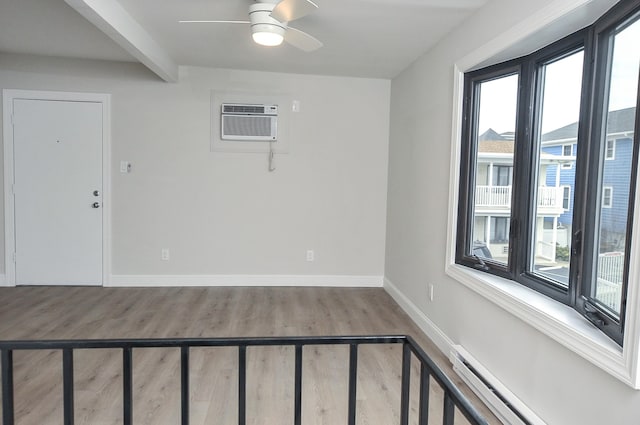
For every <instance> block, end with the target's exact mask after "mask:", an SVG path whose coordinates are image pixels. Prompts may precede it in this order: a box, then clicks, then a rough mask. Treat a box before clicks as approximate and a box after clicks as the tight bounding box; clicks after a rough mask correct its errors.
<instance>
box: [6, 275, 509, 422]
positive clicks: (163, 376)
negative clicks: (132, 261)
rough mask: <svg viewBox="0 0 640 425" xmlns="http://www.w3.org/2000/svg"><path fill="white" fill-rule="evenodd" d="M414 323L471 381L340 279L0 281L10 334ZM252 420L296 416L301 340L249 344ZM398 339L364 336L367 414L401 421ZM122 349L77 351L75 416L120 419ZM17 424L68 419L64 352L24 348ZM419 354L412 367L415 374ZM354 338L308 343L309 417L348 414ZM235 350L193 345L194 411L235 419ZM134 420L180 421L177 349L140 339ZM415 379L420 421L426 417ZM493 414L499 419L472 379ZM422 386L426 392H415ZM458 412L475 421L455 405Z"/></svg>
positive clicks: (396, 310)
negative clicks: (188, 284)
mask: <svg viewBox="0 0 640 425" xmlns="http://www.w3.org/2000/svg"><path fill="white" fill-rule="evenodd" d="M368 334H410V335H412V336H414V337H415V338H416V339H417V340H418V342H419V343H420V344H421V345H422V347H423V348H424V349H425V350H426V351H427V353H429V355H431V356H432V358H433V359H434V360H435V361H436V363H438V364H439V365H440V366H441V367H442V369H443V370H444V371H445V373H446V374H447V375H448V376H449V377H450V378H452V379H453V380H454V382H456V383H457V384H458V385H460V386H463V385H464V384H462V383H461V381H460V380H459V379H457V377H456V375H455V374H454V372H453V371H452V369H451V367H450V365H449V362H448V360H447V359H446V358H445V356H444V355H443V354H442V353H440V352H439V351H438V350H437V348H436V347H435V346H434V345H433V344H432V343H431V342H430V341H429V340H428V339H427V338H426V337H425V336H424V335H423V334H422V333H421V332H420V331H419V329H418V328H417V327H416V326H415V325H414V324H413V322H412V321H411V320H410V319H409V318H408V316H406V315H405V314H404V312H403V311H402V310H401V309H400V307H399V306H398V305H397V304H396V303H395V302H394V301H393V300H392V299H391V297H389V295H387V294H386V293H385V292H384V290H382V289H336V288H153V289H141V288H117V289H116V288H80V287H53V288H50V287H41V288H34V287H19V288H0V339H4V340H8V339H83V338H150V337H159V338H162V337H226V336H298V335H368ZM247 359H248V363H247V389H248V395H247V399H248V400H247V423H248V424H253V425H261V424H264V425H276V424H277V425H280V424H292V423H293V388H294V384H293V370H294V366H293V365H294V361H293V360H294V353H293V349H292V348H287V347H265V348H249V349H248V352H247ZM400 360H401V347H400V346H399V345H385V346H363V347H361V349H360V357H359V369H358V390H357V391H358V392H357V394H358V401H357V409H358V418H357V422H358V424H363V425H364V424H370V425H378V424H379V425H391V424H398V423H399V405H400ZM121 362H122V356H121V352H120V351H118V350H83V351H79V352H77V353H76V354H75V368H74V369H75V394H74V396H75V406H76V407H75V411H76V413H75V420H76V424H91V425H107V424H109V425H110V424H120V423H122V419H121V416H122V413H121V412H122V375H121ZM14 363H15V372H14V381H15V407H16V423H17V424H25V425H27V424H28V425H30V424H34V425H35V424H38V425H42V424H58V423H62V408H61V399H62V383H61V382H62V374H61V363H62V356H61V354H60V353H59V352H53V351H52V352H39V353H34V352H16V353H15V354H14ZM415 363H417V362H414V365H413V371H412V377H413V378H416V377H417V376H418V375H419V373H418V372H417V364H415ZM347 368H348V351H347V348H346V347H337V346H309V347H305V349H304V355H303V417H302V419H303V424H305V425H320V424H324V425H337V424H345V423H346V417H347ZM236 369H237V350H236V349H233V348H207V349H193V350H192V352H191V368H190V379H191V401H190V403H191V423H192V424H196V425H198V424H221V425H226V424H236V423H237V370H236ZM133 380H134V423H135V424H153V425H163V424H178V423H179V412H180V407H179V406H180V404H179V403H180V396H179V384H180V368H179V351H178V350H177V349H139V350H134V376H133ZM417 384H418V382H417V379H412V402H411V418H410V420H411V423H412V424H415V423H417ZM463 392H464V393H465V394H467V395H468V396H470V398H471V399H472V401H473V403H474V404H475V405H476V407H478V408H479V410H480V411H481V413H482V414H483V415H484V416H485V417H487V418H488V419H489V420H490V422H491V423H495V424H498V423H499V422H498V421H497V420H496V419H495V418H494V417H493V416H492V415H491V413H490V412H489V411H488V409H486V408H485V407H484V406H482V405H481V404H480V402H479V401H478V399H477V398H476V397H475V396H473V395H472V393H471V392H470V391H469V390H468V389H467V388H466V387H464V388H463ZM413 394H416V396H414V395H413ZM441 411H442V392H441V390H440V389H439V388H437V385H436V384H435V383H433V382H432V385H431V404H430V417H431V420H430V424H436V423H441ZM455 423H456V424H467V423H468V422H467V421H466V420H465V419H464V418H463V417H462V416H461V415H460V414H459V413H458V412H457V413H456V422H455Z"/></svg>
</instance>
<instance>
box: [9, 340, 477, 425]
mask: <svg viewBox="0 0 640 425" xmlns="http://www.w3.org/2000/svg"><path fill="white" fill-rule="evenodd" d="M363 344H402V345H403V351H402V378H401V395H400V425H408V423H409V398H410V382H411V360H412V356H415V357H416V358H417V359H418V361H419V362H420V391H419V413H418V417H419V419H418V423H419V424H420V425H426V424H427V423H428V414H429V382H430V378H432V379H434V380H435V382H437V383H438V384H439V385H440V387H441V388H442V389H443V391H444V405H443V415H442V423H443V425H453V423H454V412H455V408H456V407H457V408H458V409H459V411H460V412H461V413H462V414H463V415H464V416H465V417H466V418H467V420H468V421H469V422H470V423H471V424H472V425H484V424H487V422H486V420H485V419H484V418H483V417H482V416H481V415H480V414H479V413H478V412H477V411H476V409H475V408H474V407H473V406H472V405H471V403H470V402H469V401H468V400H467V398H466V397H465V396H464V395H463V394H462V393H461V392H460V390H459V389H458V388H457V387H456V386H455V385H454V384H453V382H452V381H451V380H450V379H449V378H448V377H447V376H446V375H445V374H444V373H443V372H442V371H441V370H440V369H439V368H438V366H437V365H436V364H435V363H434V362H433V360H431V359H430V358H429V356H427V354H426V353H425V352H424V350H422V348H420V346H419V345H418V344H417V343H416V342H415V340H414V339H413V338H412V337H410V336H405V335H386V336H351V337H334V336H328V337H286V338H180V339H111V340H52V341H0V352H1V363H2V420H3V422H2V423H3V425H13V424H14V420H15V418H14V400H13V390H14V382H13V353H14V351H16V350H61V351H62V377H63V397H62V398H63V412H64V413H63V415H64V424H65V425H73V423H74V397H73V396H74V378H73V373H74V368H73V357H74V350H78V349H82V350H85V349H114V348H115V349H120V350H122V373H123V380H122V381H123V412H122V414H123V423H124V425H131V424H132V419H133V387H132V382H133V379H132V377H133V362H132V351H133V350H134V349H138V348H160V347H162V348H169V347H174V348H180V371H181V385H180V392H181V418H182V419H181V423H182V425H188V424H189V351H190V349H191V348H193V347H237V348H238V381H239V382H238V423H239V425H245V423H246V395H247V388H246V378H247V373H246V369H247V356H246V354H247V347H252V346H293V347H295V372H294V373H295V380H294V385H295V390H294V394H295V397H294V403H295V405H294V418H293V423H294V425H301V423H302V396H303V394H302V354H303V347H304V346H306V345H307V346H308V345H348V346H349V392H348V398H349V400H348V424H349V425H355V423H356V388H357V385H356V383H357V376H358V375H357V374H358V347H359V346H360V345H363Z"/></svg>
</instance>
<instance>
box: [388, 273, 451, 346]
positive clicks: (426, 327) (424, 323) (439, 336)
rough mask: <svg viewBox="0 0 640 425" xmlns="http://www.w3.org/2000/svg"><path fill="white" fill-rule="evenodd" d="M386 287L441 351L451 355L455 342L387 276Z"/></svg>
mask: <svg viewBox="0 0 640 425" xmlns="http://www.w3.org/2000/svg"><path fill="white" fill-rule="evenodd" d="M384 289H385V290H386V291H387V293H389V295H391V298H393V299H394V300H395V301H396V302H397V303H398V304H399V305H400V307H402V309H403V310H404V311H405V313H407V314H408V315H409V317H410V318H411V320H413V321H414V322H415V324H416V325H418V327H419V328H420V329H421V330H422V332H424V333H425V334H426V335H427V336H428V337H429V338H430V339H431V340H432V341H433V342H434V343H435V344H436V346H437V347H438V348H439V349H440V351H442V352H443V353H444V355H445V356H447V357H449V353H450V352H451V347H453V345H454V342H453V341H452V340H451V339H449V337H448V336H447V335H446V334H445V333H444V332H442V330H441V329H440V328H439V327H437V326H436V324H435V323H433V322H432V321H431V319H429V318H428V317H427V316H426V315H425V314H424V313H423V312H422V311H421V310H420V309H419V308H418V306H416V305H415V304H414V303H413V302H412V301H411V300H410V299H409V298H407V296H406V295H404V294H403V293H402V292H400V290H399V289H398V287H397V286H395V285H394V284H393V282H391V281H390V280H389V279H387V278H386V277H385V278H384Z"/></svg>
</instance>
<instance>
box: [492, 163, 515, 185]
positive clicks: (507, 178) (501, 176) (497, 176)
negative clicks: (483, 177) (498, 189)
mask: <svg viewBox="0 0 640 425" xmlns="http://www.w3.org/2000/svg"><path fill="white" fill-rule="evenodd" d="M512 175H513V167H512V166H504V165H496V166H494V167H493V185H494V186H511V176H512Z"/></svg>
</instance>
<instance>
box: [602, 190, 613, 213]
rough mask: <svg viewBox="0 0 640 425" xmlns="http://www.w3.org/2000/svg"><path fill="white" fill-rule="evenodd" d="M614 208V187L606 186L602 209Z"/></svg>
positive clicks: (603, 191) (603, 192)
mask: <svg viewBox="0 0 640 425" xmlns="http://www.w3.org/2000/svg"><path fill="white" fill-rule="evenodd" d="M612 206H613V187H611V186H604V187H603V188H602V208H611V207H612Z"/></svg>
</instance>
